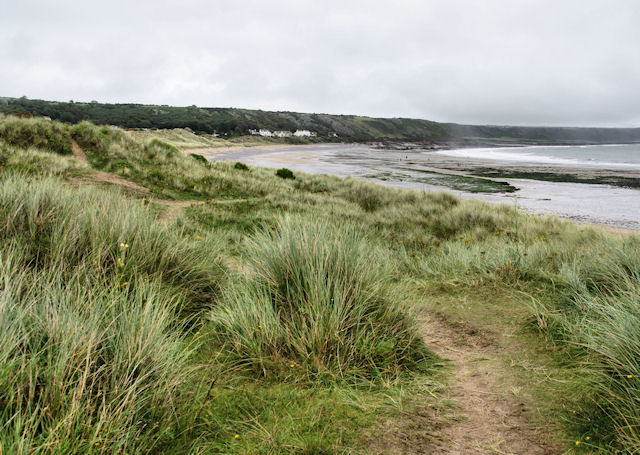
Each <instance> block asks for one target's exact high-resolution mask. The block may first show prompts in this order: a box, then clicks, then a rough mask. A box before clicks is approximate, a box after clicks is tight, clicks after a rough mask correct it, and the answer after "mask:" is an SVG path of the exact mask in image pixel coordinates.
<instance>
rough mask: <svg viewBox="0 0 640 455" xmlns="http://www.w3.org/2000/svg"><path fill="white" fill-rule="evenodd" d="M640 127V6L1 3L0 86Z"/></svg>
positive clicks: (447, 1) (469, 119) (107, 98)
mask: <svg viewBox="0 0 640 455" xmlns="http://www.w3.org/2000/svg"><path fill="white" fill-rule="evenodd" d="M23 95H26V96H27V97H29V98H41V99H54V100H63V101H66V100H70V99H74V100H79V101H89V100H98V101H101V102H137V103H153V104H171V105H191V104H196V105H198V106H211V107H227V106H232V107H245V108H259V109H265V110H294V111H302V112H327V113H336V114H363V115H372V116H383V117H416V118H426V119H431V120H437V121H455V122H460V123H476V124H533V125H545V124H546V125H584V126H595V125H602V126H640V0H602V1H597V0H575V1H573V0H552V1H547V0H532V1H528V0H501V1H498V0H390V1H378V0H366V1H351V0H340V1H334V0H321V1H318V0H315V1H306V0H291V1H288V0H270V1H266V0H265V1H245V0H232V1H227V0H181V1H177V0H176V1H162V0H155V1H136V0H129V1H120V0H111V1H90V0H84V1H77V0H56V1H51V0H47V1H36V0H20V1H14V0H0V96H15V97H19V96H23Z"/></svg>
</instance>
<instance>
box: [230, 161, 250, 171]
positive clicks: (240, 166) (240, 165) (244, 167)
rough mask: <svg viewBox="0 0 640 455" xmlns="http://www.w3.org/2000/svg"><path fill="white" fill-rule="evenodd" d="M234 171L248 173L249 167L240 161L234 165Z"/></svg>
mask: <svg viewBox="0 0 640 455" xmlns="http://www.w3.org/2000/svg"><path fill="white" fill-rule="evenodd" d="M233 168H234V169H239V170H241V171H248V170H249V166H247V165H246V164H244V163H241V162H240V161H237V162H236V164H234V165H233Z"/></svg>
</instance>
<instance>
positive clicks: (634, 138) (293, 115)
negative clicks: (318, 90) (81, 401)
mask: <svg viewBox="0 0 640 455" xmlns="http://www.w3.org/2000/svg"><path fill="white" fill-rule="evenodd" d="M0 113H4V114H12V115H18V116H27V117H28V116H38V117H49V118H51V119H52V120H58V121H61V122H65V123H78V122H81V121H83V120H89V121H91V122H93V123H95V124H98V125H101V124H104V125H115V126H119V127H122V128H132V129H133V128H150V129H170V128H190V129H191V130H193V131H194V132H196V133H206V134H220V135H223V136H228V137H233V136H243V135H248V134H249V131H250V130H252V129H260V128H265V129H269V130H272V131H274V130H290V131H295V130H297V129H306V130H310V131H315V132H316V133H317V134H318V137H319V138H320V140H322V138H325V140H329V141H335V140H336V139H337V140H340V141H346V142H370V141H407V142H431V143H444V142H451V141H455V142H465V143H469V144H473V143H476V142H477V143H482V142H483V141H484V142H486V141H490V142H494V143H501V142H503V143H509V142H526V143H541V144H571V143H612V142H640V128H557V127H520V126H489V125H484V126H475V125H459V124H455V123H437V122H432V121H428V120H420V119H408V118H373V117H365V116H356V115H331V114H308V113H297V112H270V111H262V110H250V109H237V108H200V107H197V106H188V107H176V106H167V105H145V104H108V103H98V102H97V101H91V102H88V103H86V102H74V101H69V102H58V101H44V100H31V99H27V98H26V97H22V98H0Z"/></svg>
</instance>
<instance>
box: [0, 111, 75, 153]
mask: <svg viewBox="0 0 640 455" xmlns="http://www.w3.org/2000/svg"><path fill="white" fill-rule="evenodd" d="M0 141H2V142H4V143H6V144H7V145H13V146H16V147H21V148H29V147H32V148H35V149H39V150H46V151H49V152H52V153H57V154H59V155H71V153H72V152H71V141H70V140H69V127H68V126H67V125H65V124H64V123H60V122H52V121H50V120H45V119H42V118H31V119H21V118H18V117H13V116H8V117H5V116H3V115H0Z"/></svg>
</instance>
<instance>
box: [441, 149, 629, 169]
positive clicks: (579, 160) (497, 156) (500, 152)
mask: <svg viewBox="0 0 640 455" xmlns="http://www.w3.org/2000/svg"><path fill="white" fill-rule="evenodd" d="M430 153H432V152H430ZM435 153H436V154H438V155H445V156H451V157H458V158H471V159H481V160H491V161H497V162H501V163H503V164H516V165H519V166H526V165H536V166H540V165H547V166H568V167H579V168H594V167H596V168H607V169H640V144H612V145H580V146H530V147H493V148H474V149H459V150H442V151H438V152H435Z"/></svg>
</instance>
